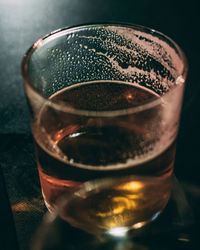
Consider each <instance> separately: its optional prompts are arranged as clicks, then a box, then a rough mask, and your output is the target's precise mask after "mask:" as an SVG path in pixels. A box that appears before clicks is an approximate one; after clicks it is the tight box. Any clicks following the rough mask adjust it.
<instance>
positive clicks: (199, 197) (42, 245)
mask: <svg viewBox="0 0 200 250" xmlns="http://www.w3.org/2000/svg"><path fill="white" fill-rule="evenodd" d="M199 204H200V187H199V186H195V185H188V184H187V183H186V184H184V185H181V184H180V183H179V182H178V181H177V180H176V178H174V182H173V191H172V195H171V198H170V200H169V202H168V204H167V206H166V208H165V209H164V210H163V212H162V213H161V214H160V215H159V217H158V215H157V216H156V217H158V219H156V218H154V220H153V221H152V222H151V223H149V224H147V225H146V226H143V227H141V228H138V229H134V230H130V231H128V232H127V231H126V230H124V229H122V228H121V229H120V230H114V231H113V232H112V233H111V234H104V235H97V236H96V235H92V234H90V233H87V232H85V231H83V230H81V229H79V228H76V227H73V226H71V225H70V224H69V223H67V222H66V221H64V220H62V219H61V218H59V217H58V216H56V215H55V213H51V214H50V213H47V215H46V218H45V220H44V222H43V224H42V225H41V227H40V228H39V230H38V232H37V234H36V235H35V241H34V244H33V246H32V249H31V250H36V249H37V250H47V249H48V250H51V249H52V250H53V249H65V248H66V249H68V250H72V249H73V250H75V249H76V250H81V249H94V250H111V249H117V250H132V249H137V250H160V249H162V250H173V249H174V250H179V249H180V250H183V249H187V250H191V249H194V250H195V249H199V248H198V247H197V246H198V245H199V233H198V232H199V226H200V213H199V207H198V205H199ZM155 219H156V220H155ZM49 239H51V241H50V240H49Z"/></svg>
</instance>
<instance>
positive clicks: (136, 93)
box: [35, 82, 175, 228]
mask: <svg viewBox="0 0 200 250" xmlns="http://www.w3.org/2000/svg"><path fill="white" fill-rule="evenodd" d="M157 98H158V96H157V95H156V94H154V93H153V92H152V91H149V90H147V89H144V88H141V87H137V86H134V85H132V84H127V83H123V84H122V83H116V82H96V83H88V84H87V83H85V84H76V85H74V86H73V87H69V88H65V89H63V90H62V91H59V92H57V93H55V94H54V95H53V96H51V97H50V99H51V100H55V101H57V102H60V103H62V104H65V103H67V104H68V105H70V106H71V107H73V108H77V109H80V110H81V109H82V110H90V111H101V112H104V111H111V110H112V111H113V112H115V111H116V110H126V109H129V108H132V107H134V106H137V105H139V104H141V103H146V102H147V101H149V100H153V99H157ZM146 115H147V116H151V117H153V116H155V118H156V117H158V126H159V122H160V120H161V118H160V117H159V115H160V109H157V108H155V109H152V110H149V111H148V113H147V114H146ZM130 116H131V115H130V114H128V113H127V114H125V115H122V116H121V117H120V118H119V117H116V118H113V117H112V119H109V117H107V118H106V117H104V118H102V117H101V116H100V117H95V116H87V115H83V116H80V115H79V116H76V115H73V114H70V113H69V114H66V112H63V111H60V110H56V109H53V108H52V107H49V106H44V108H43V109H42V111H41V113H40V116H39V118H38V124H39V125H38V126H39V132H38V135H39V136H36V137H35V141H36V154H37V162H38V169H39V175H40V180H41V187H42V193H43V196H44V200H45V202H46V204H47V206H48V208H49V209H50V210H51V209H53V207H54V206H55V202H56V200H57V198H58V197H59V196H60V195H61V194H62V193H64V192H65V191H69V190H72V189H73V188H76V187H79V186H81V185H82V183H83V182H86V181H90V180H94V179H101V178H105V177H112V178H114V177H122V176H131V175H132V176H133V179H132V181H131V184H130V185H128V184H126V183H124V184H123V185H121V186H119V187H117V189H116V187H113V190H110V191H109V192H110V194H109V193H105V192H104V193H103V194H101V195H100V194H98V195H95V196H93V198H92V199H94V200H96V202H95V203H96V204H100V203H101V204H102V205H101V207H100V206H96V207H94V206H90V204H91V202H88V201H87V202H86V203H85V205H83V204H82V205H81V206H78V207H77V211H75V209H73V211H74V212H76V214H79V217H80V218H79V220H81V218H82V220H83V221H84V220H85V218H86V217H87V216H85V214H84V213H85V212H84V211H87V214H91V215H92V218H90V219H88V220H89V223H91V224H95V223H96V224H98V223H99V225H100V226H99V227H100V228H109V227H110V225H111V224H112V226H111V227H113V226H121V225H128V226H129V225H131V224H137V223H139V222H141V221H148V220H151V219H152V218H153V217H154V216H155V214H157V213H159V212H160V211H162V210H163V208H164V207H165V206H166V204H167V202H168V199H169V197H170V191H171V176H172V172H173V162H174V155H175V143H172V144H171V145H170V146H167V148H164V150H163V151H162V152H159V153H157V152H156V151H155V150H154V151H153V152H154V153H153V154H150V156H149V154H148V153H147V151H148V150H150V151H152V150H153V149H150V146H151V145H150V146H149V145H148V142H147V143H146V141H147V137H148V133H147V132H146V131H145V130H143V129H142V128H143V126H138V125H137V124H135V125H134V115H133V117H132V118H131V119H129V118H130ZM140 119H141V122H142V121H144V122H145V119H144V118H143V117H142V118H140ZM126 121H127V122H126ZM132 124H133V125H132ZM147 125H148V124H147ZM146 127H147V128H148V126H146ZM44 132H45V134H47V135H48V136H46V138H45V139H44V138H43V136H42V133H44ZM40 135H41V136H40ZM45 140H46V141H47V142H45V143H44V141H45ZM125 187H126V188H125ZM124 188H125V189H124ZM107 197H112V198H108V199H107ZM98 200H99V201H102V202H100V203H98ZM81 207H82V208H83V209H81ZM78 210H79V211H78ZM81 211H82V212H81ZM82 215H83V216H82ZM87 218H88V217H87Z"/></svg>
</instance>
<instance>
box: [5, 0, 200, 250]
mask: <svg viewBox="0 0 200 250" xmlns="http://www.w3.org/2000/svg"><path fill="white" fill-rule="evenodd" d="M197 4H198V1H194V0H190V1H160V0H159V1H157V0H152V1H151V0H140V1H134V0H57V1H56V0H28V1H26V0H0V94H1V98H0V142H1V143H0V167H1V168H2V170H3V173H4V177H5V182H6V186H7V192H8V196H9V200H10V203H11V206H12V212H13V215H14V221H15V226H16V231H17V235H18V241H19V245H20V249H22V250H27V249H28V248H29V247H28V245H29V242H30V238H31V235H32V234H33V232H34V230H35V228H36V227H37V225H38V224H39V223H40V220H41V217H42V215H43V213H44V211H45V208H44V206H43V201H42V199H41V195H40V187H39V180H38V174H37V170H36V165H35V158H34V152H33V145H32V139H31V132H30V127H29V119H28V109H27V105H26V100H25V95H24V89H23V84H22V79H21V73H20V64H21V60H22V57H23V54H24V53H25V51H26V50H27V49H28V48H29V47H30V46H31V44H32V43H33V42H34V41H35V40H37V39H38V38H40V37H41V36H43V35H45V34H47V33H49V32H51V31H52V30H55V29H58V28H60V27H64V26H72V25H73V26H74V25H78V24H83V23H91V22H92V23H95V22H108V21H113V22H114V21H117V22H128V23H137V24H141V25H145V26H148V27H151V28H154V29H157V30H159V31H161V32H163V33H165V34H166V35H168V36H170V37H171V38H172V39H174V40H175V41H176V42H177V43H178V44H179V45H180V46H181V48H182V49H183V50H184V52H185V54H186V56H187V58H188V62H189V73H188V78H187V83H186V90H185V96H184V104H183V111H182V115H181V123H180V131H179V136H178V143H177V155H176V162H175V172H176V175H177V177H178V178H179V179H180V180H181V181H183V182H184V183H192V184H193V185H194V186H195V185H198V183H199V181H200V170H199V169H200V157H199V149H200V147H199V144H200V132H199V127H200V119H199V115H200V109H199V102H200V100H199V97H200V80H199V34H198V33H199V24H200V18H199V17H198V16H199V8H198V5H197ZM0 216H1V213H0ZM2 250H4V249H2Z"/></svg>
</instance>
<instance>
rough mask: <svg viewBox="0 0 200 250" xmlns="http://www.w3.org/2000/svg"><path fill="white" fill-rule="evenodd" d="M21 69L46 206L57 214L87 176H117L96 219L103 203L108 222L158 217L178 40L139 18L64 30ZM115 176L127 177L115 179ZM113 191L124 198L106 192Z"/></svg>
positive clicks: (164, 192)
mask: <svg viewBox="0 0 200 250" xmlns="http://www.w3.org/2000/svg"><path fill="white" fill-rule="evenodd" d="M22 75H23V80H24V86H25V91H26V95H27V100H28V105H29V108H30V120H31V128H32V133H33V137H34V142H35V151H36V158H37V165H38V171H39V176H40V182H41V188H42V194H43V197H44V201H45V203H46V206H47V208H48V209H49V210H50V211H53V210H54V209H55V208H56V201H57V200H58V198H59V197H60V196H61V195H62V194H63V193H65V192H69V193H70V192H74V190H76V189H77V188H81V187H83V186H84V185H85V184H84V183H85V182H88V181H92V180H98V181H101V179H102V178H111V179H112V178H113V182H112V181H111V182H109V185H110V183H112V185H113V187H111V186H109V190H110V191H109V192H103V193H102V194H101V197H100V200H102V197H104V198H103V199H104V201H105V202H103V203H102V204H104V205H103V207H102V208H100V206H98V209H97V210H95V213H96V215H95V216H97V217H98V220H102V218H104V215H105V214H104V212H103V209H104V206H105V207H109V209H110V211H109V212H108V211H107V210H105V211H106V212H105V213H108V214H109V215H111V218H112V220H113V222H112V223H113V224H112V223H111V224H112V226H111V225H109V226H108V227H109V228H110V229H112V227H115V226H116V225H117V227H120V223H122V224H123V223H125V225H126V224H128V225H129V226H131V227H133V228H137V227H140V226H142V225H145V224H146V223H148V222H149V221H151V220H153V219H155V218H156V217H157V215H158V214H160V213H161V211H162V210H163V209H164V207H165V206H166V204H167V202H168V200H169V197H170V193H171V186H172V175H173V164H174V158H175V148H176V137H177V132H178V126H179V118H180V112H181V105H182V98H183V91H184V85H185V84H184V83H185V79H186V75H187V62H186V58H185V56H184V54H183V52H182V51H181V49H180V48H179V46H178V45H177V44H176V43H175V42H174V41H172V40H171V39H170V38H168V37H167V36H165V35H164V34H162V33H159V32H157V31H155V30H153V29H150V28H146V27H142V26H138V25H125V24H91V25H84V26H79V27H72V28H64V29H60V30H57V31H54V32H52V33H51V34H48V35H46V36H45V37H43V38H41V39H39V40H38V41H36V42H35V43H34V44H33V46H32V47H31V48H30V49H29V50H28V52H27V53H26V55H25V56H24V59H23V62H22ZM119 177H123V178H124V177H127V178H129V180H128V182H127V183H121V182H120V181H119V183H116V182H115V179H116V178H119ZM111 191H113V192H120V195H119V197H118V196H115V195H114V196H113V200H112V199H110V195H111V196H112V194H111V193H110V192H111ZM127 199H128V201H127ZM100 200H98V197H95V203H98V202H100ZM109 200H112V201H113V202H114V203H113V204H115V205H110V206H109V204H107V201H109ZM130 200H131V202H129V201H130ZM88 202H89V201H88ZM77 205H78V204H77ZM82 205H83V204H81V206H82ZM127 207H128V210H129V212H128V213H129V215H128V216H127V218H123V211H124V209H125V210H126V208H127ZM98 210H99V211H98ZM138 211H139V212H138ZM108 214H107V215H108ZM113 216H114V217H116V221H115V219H114V217H113ZM133 218H134V219H133ZM118 219H119V220H118ZM129 219H130V221H131V222H130V221H129ZM132 219H133V220H132ZM124 220H125V222H124ZM84 223H86V221H85V222H84ZM108 224H109V223H108ZM104 229H106V230H107V229H108V228H104Z"/></svg>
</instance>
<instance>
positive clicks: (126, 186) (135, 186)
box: [116, 181, 144, 192]
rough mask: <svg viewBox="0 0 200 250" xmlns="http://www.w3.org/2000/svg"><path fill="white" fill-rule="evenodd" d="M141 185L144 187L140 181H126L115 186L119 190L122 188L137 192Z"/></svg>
mask: <svg viewBox="0 0 200 250" xmlns="http://www.w3.org/2000/svg"><path fill="white" fill-rule="evenodd" d="M143 187H144V184H142V182H139V181H130V182H126V183H123V184H121V185H119V186H117V187H116V189H117V190H120V191H122V190H123V191H130V192H137V191H139V190H140V189H142V188H143Z"/></svg>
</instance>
